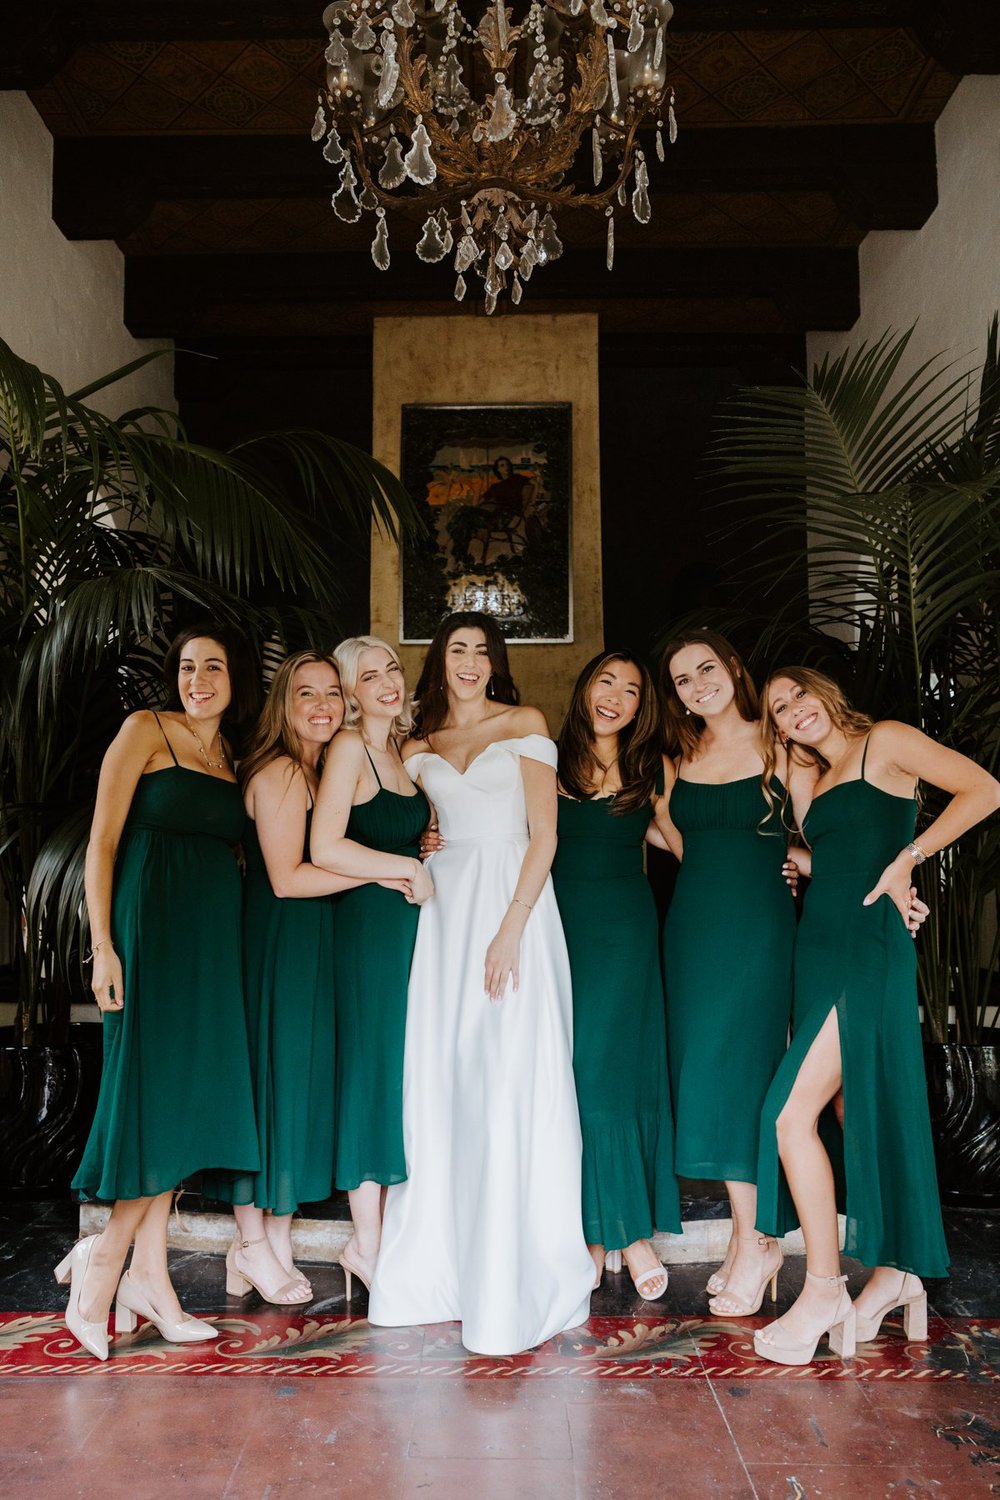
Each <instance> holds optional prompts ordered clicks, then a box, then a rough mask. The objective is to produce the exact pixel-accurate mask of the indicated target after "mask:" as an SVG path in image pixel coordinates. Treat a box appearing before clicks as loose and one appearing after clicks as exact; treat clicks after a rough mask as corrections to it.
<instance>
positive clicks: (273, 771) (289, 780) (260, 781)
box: [246, 755, 309, 796]
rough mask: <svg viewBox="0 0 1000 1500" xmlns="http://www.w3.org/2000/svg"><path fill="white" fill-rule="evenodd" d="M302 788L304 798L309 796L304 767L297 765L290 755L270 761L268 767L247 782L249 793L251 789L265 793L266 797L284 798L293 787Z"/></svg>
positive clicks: (261, 769) (279, 756)
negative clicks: (277, 796)
mask: <svg viewBox="0 0 1000 1500" xmlns="http://www.w3.org/2000/svg"><path fill="white" fill-rule="evenodd" d="M296 786H300V787H301V788H302V792H303V795H304V796H307V795H308V790H309V788H308V784H307V782H306V778H305V774H304V773H303V770H302V767H301V766H298V765H296V764H295V762H294V760H292V758H291V756H290V755H278V756H276V757H275V759H274V760H269V761H268V763H267V765H266V766H262V767H261V768H260V770H259V771H258V772H257V773H256V775H254V776H253V777H251V779H250V780H249V781H248V782H247V787H246V789H247V791H248V792H249V791H250V790H251V788H252V789H253V790H254V791H256V792H260V791H262V792H264V793H265V794H266V795H274V794H277V795H280V796H284V795H285V794H286V793H287V792H288V791H290V790H291V789H292V788H293V787H296Z"/></svg>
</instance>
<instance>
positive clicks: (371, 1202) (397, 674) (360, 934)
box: [312, 635, 434, 1298]
mask: <svg viewBox="0 0 1000 1500" xmlns="http://www.w3.org/2000/svg"><path fill="white" fill-rule="evenodd" d="M333 655H334V660H335V661H336V664H337V667H338V669H339V672H340V682H341V687H342V689H343V693H344V702H345V707H346V713H345V727H344V728H343V729H342V730H341V732H340V734H339V735H337V737H336V739H335V740H334V742H333V744H332V745H331V747H330V750H329V752H328V754H327V757H326V764H325V766H324V768H323V776H322V780H321V783H320V788H319V795H318V797H317V801H316V813H315V817H314V819H313V827H312V848H313V857H314V858H315V859H316V860H317V861H318V862H319V863H320V864H322V865H323V866H325V867H326V868H327V869H330V870H334V871H336V872H337V873H338V874H339V875H345V876H350V877H353V878H354V879H356V880H364V881H365V882H366V884H364V885H361V886H359V887H358V888H357V889H356V890H352V891H348V892H346V893H345V895H344V896H342V897H341V899H340V901H339V902H338V903H337V912H336V920H335V924H334V944H335V949H336V954H337V973H336V982H335V984H334V997H335V1012H336V1027H337V1068H336V1090H335V1096H336V1129H335V1140H336V1150H335V1162H334V1180H335V1182H336V1185H337V1187H338V1188H340V1189H341V1190H346V1192H347V1195H348V1200H349V1202H350V1205H351V1219H352V1221H353V1224H354V1234H353V1235H352V1237H351V1239H350V1240H349V1241H348V1243H347V1245H346V1246H345V1247H344V1250H343V1252H342V1254H341V1257H340V1263H341V1265H342V1266H343V1268H344V1274H345V1276H346V1278H347V1295H348V1298H350V1295H351V1279H352V1277H353V1276H357V1277H358V1279H359V1280H360V1281H362V1282H363V1283H364V1285H365V1286H370V1284H371V1279H372V1275H373V1273H374V1270H375V1260H376V1257H377V1255H378V1250H379V1243H380V1240H381V1235H382V1204H383V1199H384V1192H385V1189H386V1187H388V1186H389V1184H390V1183H396V1182H402V1181H403V1179H404V1178H405V1176H406V1158H405V1156H404V1154H403V1037H404V1032H405V1029H406V993H407V985H408V983H409V977H410V959H411V957H412V955H413V944H414V941H415V939H416V933H417V907H418V905H419V904H420V903H422V902H424V901H426V900H427V898H428V897H429V896H430V895H431V894H432V892H433V889H434V887H433V883H432V881H431V878H430V875H429V874H428V872H427V870H426V868H425V867H424V866H423V865H422V864H421V861H420V857H419V854H420V835H421V833H422V832H423V830H424V828H425V827H426V825H427V822H428V818H429V816H430V813H429V808H428V805H427V799H426V797H425V796H424V794H423V793H422V792H421V791H420V790H419V789H418V788H417V787H416V786H414V784H413V782H412V780H411V779H410V777H409V776H408V775H407V773H406V771H405V770H404V769H403V762H402V760H401V759H400V754H399V746H400V743H401V741H402V739H403V738H404V736H405V735H406V734H407V732H408V730H409V728H410V725H411V723H412V719H411V715H410V705H409V698H408V695H407V692H406V686H405V683H404V681H403V668H402V666H401V664H400V660H399V656H398V653H397V652H396V651H394V650H393V648H392V647H391V646H390V645H388V644H387V643H386V642H385V641H382V640H378V639H377V638H376V637H374V636H367V635H366V636H354V637H351V638H349V639H348V640H345V641H341V643H340V645H339V646H338V647H337V648H336V650H335V651H334V653H333ZM386 882H388V883H389V885H390V889H388V890H387V889H385V883H386ZM400 882H402V883H403V890H402V892H401V890H400V889H399V888H398V887H399V883H400Z"/></svg>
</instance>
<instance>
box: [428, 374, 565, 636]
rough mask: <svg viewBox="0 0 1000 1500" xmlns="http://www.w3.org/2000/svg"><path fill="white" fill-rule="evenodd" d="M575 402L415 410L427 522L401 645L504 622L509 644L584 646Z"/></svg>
mask: <svg viewBox="0 0 1000 1500" xmlns="http://www.w3.org/2000/svg"><path fill="white" fill-rule="evenodd" d="M572 419H573V409H572V405H571V404H570V403H569V402H562V401H553V402H545V403H537V404H528V403H524V404H523V405H521V404H512V405H504V406H417V405H413V406H409V405H407V406H404V407H403V409H402V442H401V454H400V477H401V478H402V481H403V483H404V485H405V486H406V488H407V490H408V491H409V493H410V495H411V496H412V497H413V500H414V502H415V503H416V505H417V508H418V509H419V510H420V512H421V514H422V515H423V517H424V520H425V523H426V525H425V527H424V529H423V534H422V535H419V536H416V537H414V538H412V539H410V540H407V541H406V542H405V543H404V546H403V552H402V570H401V596H402V597H401V608H400V615H401V618H400V640H401V641H402V642H404V643H407V644H413V645H419V644H423V643H425V642H427V641H429V640H430V638H431V636H432V635H433V634H434V630H435V628H436V626H437V624H438V621H439V620H440V619H441V617H442V615H444V614H447V613H448V612H449V611H451V610H455V609H474V610H479V611H481V612H482V613H483V614H487V615H492V616H494V618H495V619H496V621H497V623H498V625H499V626H500V628H501V630H502V631H503V634H504V636H505V637H506V638H507V640H509V641H537V642H543V641H548V642H554V641H572V639H573V589H572V555H571V551H570V547H571V540H572V538H571V522H572V511H573V483H572V472H571V468H572V462H571V460H572V436H573V433H572Z"/></svg>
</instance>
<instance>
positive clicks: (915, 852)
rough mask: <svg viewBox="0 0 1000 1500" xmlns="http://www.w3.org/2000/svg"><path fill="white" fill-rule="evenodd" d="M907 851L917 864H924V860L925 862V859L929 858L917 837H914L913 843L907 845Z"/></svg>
mask: <svg viewBox="0 0 1000 1500" xmlns="http://www.w3.org/2000/svg"><path fill="white" fill-rule="evenodd" d="M906 852H907V854H908V855H909V856H910V858H911V859H912V860H913V863H914V864H915V865H922V864H923V862H924V860H925V859H926V858H927V855H926V854H925V853H924V851H923V850H922V849H921V847H920V845H919V844H918V843H917V841H916V839H914V841H913V843H912V844H907V846H906Z"/></svg>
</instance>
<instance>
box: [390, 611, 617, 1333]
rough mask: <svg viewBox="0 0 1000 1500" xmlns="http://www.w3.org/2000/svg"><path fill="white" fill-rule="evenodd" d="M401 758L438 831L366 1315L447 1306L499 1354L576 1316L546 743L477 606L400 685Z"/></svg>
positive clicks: (573, 1191) (565, 1019)
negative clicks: (397, 1128)
mask: <svg viewBox="0 0 1000 1500" xmlns="http://www.w3.org/2000/svg"><path fill="white" fill-rule="evenodd" d="M404 756H405V760H406V768H407V770H408V771H409V773H410V775H411V776H413V777H414V778H415V779H416V780H418V782H419V784H420V785H421V786H422V787H423V789H424V791H425V792H426V793H427V796H428V797H429V798H430V801H431V802H432V804H433V806H434V807H435V809H436V812H437V816H438V818H439V820H440V833H441V837H442V839H443V847H441V848H440V850H439V851H438V852H437V853H435V854H433V855H432V856H431V857H430V860H429V864H430V866H431V868H432V871H433V875H434V885H435V894H434V897H433V899H432V900H431V901H429V902H428V903H427V905H426V906H425V907H424V908H423V909H422V910H421V913H420V922H419V926H418V930H417V942H416V947H415V949H414V954H413V965H412V968H411V971H410V989H409V1002H408V1011H407V1021H406V1054H405V1090H404V1107H403V1123H404V1140H405V1149H406V1165H407V1174H408V1175H407V1180H406V1181H405V1182H402V1183H399V1184H398V1185H395V1186H393V1187H390V1189H389V1192H388V1195H387V1199H386V1209H385V1223H384V1227H383V1234H382V1249H381V1253H380V1256H379V1261H378V1265H377V1268H376V1272H375V1280H374V1282H373V1284H372V1294H371V1300H370V1303H369V1310H368V1316H369V1319H370V1321H371V1322H373V1323H379V1324H389V1325H397V1324H411V1323H438V1322H444V1321H448V1320H451V1319H456V1318H457V1319H460V1320H461V1322H462V1338H463V1341H464V1343H465V1345H466V1347H467V1348H469V1349H472V1350H475V1351H477V1352H479V1353H484V1354H513V1353H517V1352H518V1351H520V1350H522V1349H527V1348H530V1347H531V1346H533V1345H535V1344H539V1343H541V1342H542V1341H543V1340H545V1339H547V1338H550V1337H551V1336H552V1335H553V1334H555V1333H558V1332H559V1331H560V1330H561V1329H564V1328H568V1327H572V1326H574V1325H575V1324H578V1323H580V1322H582V1321H583V1320H584V1319H585V1318H586V1316H587V1313H588V1309H589V1300H590V1290H591V1286H592V1283H593V1278H594V1266H593V1262H592V1260H591V1258H590V1256H589V1255H588V1253H587V1247H586V1243H585V1241H584V1238H583V1233H582V1229H581V1221H580V1124H579V1116H578V1112H577V1105H576V1094H575V1089H574V1083H573V1065H572V1057H571V1048H572V1012H571V994H570V975H569V963H568V960H567V956H566V944H565V941H564V939H563V935H562V928H561V926H560V922H559V912H558V909H557V907H556V901H555V896H554V894H553V891H552V882H551V879H550V878H549V867H550V865H551V863H552V856H553V854H554V852H555V835H556V748H555V746H554V745H553V743H552V741H551V740H550V739H549V738H548V734H547V730H546V725H545V720H544V718H543V716H542V714H541V713H540V712H539V711H538V709H536V708H526V707H521V706H519V705H518V697H517V691H516V689H515V687H514V684H513V682H512V680H511V675H510V667H509V665H508V661H507V648H506V645H505V643H504V640H503V637H502V635H501V634H500V631H499V630H498V628H497V626H496V623H495V622H494V621H493V620H491V619H490V618H489V617H488V616H486V615H481V614H476V613H461V614H454V615H449V616H447V618H446V619H444V620H443V621H442V623H441V625H440V626H439V627H438V630H437V632H436V633H435V636H434V640H433V641H432V642H431V646H430V649H429V651H428V653H427V660H426V663H425V666H424V670H423V672H422V674H421V677H420V681H419V683H418V685H417V723H416V727H415V730H414V738H412V739H410V740H409V741H408V742H407V744H406V746H405V749H404Z"/></svg>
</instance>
